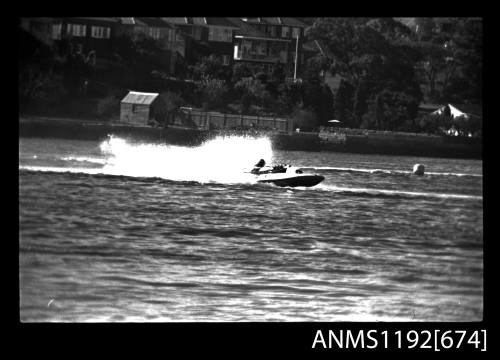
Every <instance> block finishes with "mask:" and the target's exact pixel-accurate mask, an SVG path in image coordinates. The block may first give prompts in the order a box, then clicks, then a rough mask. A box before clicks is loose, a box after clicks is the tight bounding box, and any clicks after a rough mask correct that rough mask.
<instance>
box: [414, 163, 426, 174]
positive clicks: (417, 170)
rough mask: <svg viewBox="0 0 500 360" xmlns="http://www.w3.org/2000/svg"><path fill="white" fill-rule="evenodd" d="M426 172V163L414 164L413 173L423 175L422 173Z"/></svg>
mask: <svg viewBox="0 0 500 360" xmlns="http://www.w3.org/2000/svg"><path fill="white" fill-rule="evenodd" d="M424 172H425V166H424V165H422V164H415V165H413V173H414V174H415V175H419V176H422V175H424Z"/></svg>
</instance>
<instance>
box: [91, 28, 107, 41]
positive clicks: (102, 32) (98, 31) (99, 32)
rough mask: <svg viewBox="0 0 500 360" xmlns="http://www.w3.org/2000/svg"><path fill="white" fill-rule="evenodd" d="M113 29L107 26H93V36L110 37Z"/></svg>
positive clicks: (98, 37)
mask: <svg viewBox="0 0 500 360" xmlns="http://www.w3.org/2000/svg"><path fill="white" fill-rule="evenodd" d="M110 30H111V29H110V28H109V27H106V26H92V28H91V31H92V37H93V38H96V39H109V37H110V32H111V31H110Z"/></svg>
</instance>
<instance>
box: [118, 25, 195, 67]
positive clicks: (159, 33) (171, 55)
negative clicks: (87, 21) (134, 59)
mask: <svg viewBox="0 0 500 360" xmlns="http://www.w3.org/2000/svg"><path fill="white" fill-rule="evenodd" d="M119 19H120V26H119V27H118V31H117V36H124V35H125V36H128V37H130V38H131V39H134V40H137V39H141V38H145V39H153V40H155V41H156V44H157V45H158V46H159V48H160V49H161V50H163V53H162V54H161V56H162V57H163V59H164V60H162V61H163V63H164V64H165V65H166V66H165V67H166V68H169V72H170V74H175V72H176V64H177V63H178V61H179V60H180V59H179V58H184V57H185V49H186V43H185V40H184V38H183V36H181V34H180V33H179V31H177V30H176V29H175V27H174V26H172V25H171V24H169V23H167V22H165V21H163V20H162V19H161V18H159V17H127V18H123V17H122V18H119Z"/></svg>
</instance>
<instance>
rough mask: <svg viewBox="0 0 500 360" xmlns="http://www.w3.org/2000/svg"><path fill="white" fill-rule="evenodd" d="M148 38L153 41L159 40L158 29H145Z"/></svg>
mask: <svg viewBox="0 0 500 360" xmlns="http://www.w3.org/2000/svg"><path fill="white" fill-rule="evenodd" d="M147 34H148V36H150V37H152V38H153V39H155V40H158V39H159V38H160V28H157V27H148V28H147Z"/></svg>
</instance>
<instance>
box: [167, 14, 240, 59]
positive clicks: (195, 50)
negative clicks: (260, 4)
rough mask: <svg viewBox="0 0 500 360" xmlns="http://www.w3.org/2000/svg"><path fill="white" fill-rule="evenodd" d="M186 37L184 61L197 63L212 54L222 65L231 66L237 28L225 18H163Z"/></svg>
mask: <svg viewBox="0 0 500 360" xmlns="http://www.w3.org/2000/svg"><path fill="white" fill-rule="evenodd" d="M162 20H163V21H165V22H167V23H169V24H171V25H173V26H174V27H175V28H177V29H179V31H180V32H182V33H183V34H184V35H186V36H187V37H188V39H189V40H186V56H185V58H186V61H187V63H189V64H194V63H196V62H198V61H199V60H200V59H201V58H202V57H205V56H209V55H211V54H214V55H216V56H218V57H219V58H220V59H221V61H222V63H223V64H224V65H232V54H233V38H234V32H235V30H237V29H238V28H237V27H236V26H235V25H234V24H233V23H231V22H230V21H228V20H227V19H226V18H220V17H163V18H162Z"/></svg>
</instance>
